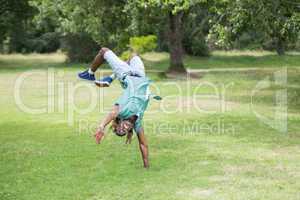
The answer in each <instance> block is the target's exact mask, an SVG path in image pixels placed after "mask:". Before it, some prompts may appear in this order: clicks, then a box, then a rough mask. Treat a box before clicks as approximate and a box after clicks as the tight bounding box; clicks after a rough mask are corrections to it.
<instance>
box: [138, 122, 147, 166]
mask: <svg viewBox="0 0 300 200" xmlns="http://www.w3.org/2000/svg"><path fill="white" fill-rule="evenodd" d="M137 136H138V140H139V146H140V150H141V154H142V158H143V162H144V167H145V168H149V158H148V156H149V152H148V144H147V141H146V137H145V134H144V129H143V128H140V131H139V133H138V134H137Z"/></svg>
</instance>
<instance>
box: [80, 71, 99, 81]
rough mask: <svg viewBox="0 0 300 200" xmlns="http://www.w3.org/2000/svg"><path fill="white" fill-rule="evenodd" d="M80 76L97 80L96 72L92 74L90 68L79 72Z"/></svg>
mask: <svg viewBox="0 0 300 200" xmlns="http://www.w3.org/2000/svg"><path fill="white" fill-rule="evenodd" d="M78 77H79V78H81V79H84V80H88V81H94V80H95V75H94V74H90V73H89V70H85V71H84V72H81V73H79V74H78Z"/></svg>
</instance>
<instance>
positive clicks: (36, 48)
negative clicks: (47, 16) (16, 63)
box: [22, 32, 60, 53]
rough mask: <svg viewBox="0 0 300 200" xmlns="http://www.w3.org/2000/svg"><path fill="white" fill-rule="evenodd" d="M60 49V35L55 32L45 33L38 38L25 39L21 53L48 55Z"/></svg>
mask: <svg viewBox="0 0 300 200" xmlns="http://www.w3.org/2000/svg"><path fill="white" fill-rule="evenodd" d="M59 47H60V35H59V34H58V33H55V32H50V33H45V34H43V35H41V36H40V37H36V38H32V39H27V40H25V42H24V44H23V48H22V49H23V50H22V52H23V53H29V52H36V53H50V52H55V51H57V50H58V49H59Z"/></svg>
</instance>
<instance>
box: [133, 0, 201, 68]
mask: <svg viewBox="0 0 300 200" xmlns="http://www.w3.org/2000/svg"><path fill="white" fill-rule="evenodd" d="M129 2H130V3H129V5H131V6H132V7H136V6H138V7H143V8H144V9H145V10H149V9H150V10H152V9H153V10H155V11H157V9H159V11H158V12H159V15H163V16H165V20H166V21H167V22H168V34H167V37H168V43H169V51H170V67H169V71H170V72H184V73H185V72H186V69H185V68H184V64H183V53H184V52H183V45H182V39H183V34H184V30H183V27H184V26H183V23H184V17H185V14H186V13H187V12H188V10H189V9H190V8H191V7H193V6H195V5H197V4H199V3H206V0H193V1H191V0H131V1H129Z"/></svg>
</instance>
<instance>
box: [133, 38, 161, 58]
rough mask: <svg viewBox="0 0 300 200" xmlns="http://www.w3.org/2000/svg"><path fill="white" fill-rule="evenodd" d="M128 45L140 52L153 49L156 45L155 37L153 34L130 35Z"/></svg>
mask: <svg viewBox="0 0 300 200" xmlns="http://www.w3.org/2000/svg"><path fill="white" fill-rule="evenodd" d="M129 47H130V49H131V50H133V51H134V52H137V53H140V54H142V53H146V52H149V51H153V50H155V49H156V47H157V37H156V36H155V35H147V36H140V37H132V38H130V40H129Z"/></svg>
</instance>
